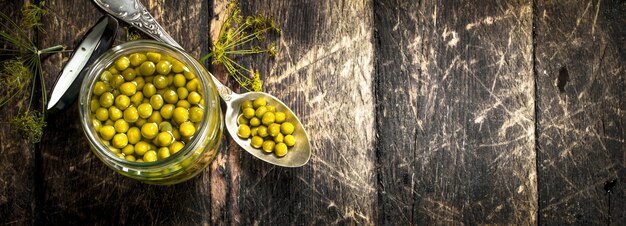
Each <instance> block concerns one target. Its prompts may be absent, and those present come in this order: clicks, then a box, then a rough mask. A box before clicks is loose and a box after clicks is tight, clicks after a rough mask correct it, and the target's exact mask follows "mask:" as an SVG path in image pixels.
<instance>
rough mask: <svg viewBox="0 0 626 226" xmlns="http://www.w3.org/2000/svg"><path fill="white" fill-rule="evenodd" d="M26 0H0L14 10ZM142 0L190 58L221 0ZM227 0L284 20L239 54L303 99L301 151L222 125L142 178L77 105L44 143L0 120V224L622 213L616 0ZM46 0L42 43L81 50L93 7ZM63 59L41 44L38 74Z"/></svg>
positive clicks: (446, 220)
mask: <svg viewBox="0 0 626 226" xmlns="http://www.w3.org/2000/svg"><path fill="white" fill-rule="evenodd" d="M24 2H32V1H28V0H25V1H3V2H2V3H0V5H1V6H0V7H1V9H2V11H3V12H5V13H8V14H9V15H11V17H13V18H19V9H20V8H21V6H22V4H24ZM35 2H36V1H35ZM141 2H142V3H144V4H145V5H146V6H147V7H148V9H149V11H150V12H151V13H152V14H153V15H155V17H156V20H157V21H159V22H160V23H161V24H162V25H163V27H164V28H165V29H166V30H167V31H169V32H170V34H171V35H172V36H173V37H174V39H176V40H178V41H179V42H180V44H181V45H182V46H183V47H184V48H185V49H187V50H189V52H190V53H191V54H192V55H194V56H196V57H201V56H203V55H204V54H206V53H207V52H208V49H209V45H210V44H211V41H210V40H211V39H212V38H215V37H216V34H217V28H218V27H219V25H220V23H221V22H222V20H223V15H224V13H223V9H224V5H225V1H224V0H215V1H200V0H182V1H165V0H142V1H141ZM240 6H241V9H242V12H243V14H244V15H251V14H254V13H262V14H264V15H267V16H269V17H273V18H275V19H276V20H277V21H278V22H279V23H280V24H281V25H282V29H283V34H282V36H280V37H279V38H275V39H273V40H272V41H275V42H276V43H277V45H278V50H279V54H278V56H276V57H275V58H273V59H271V58H268V57H257V58H241V62H243V63H245V64H247V65H254V67H255V68H257V69H259V70H260V72H261V74H263V75H266V77H264V82H265V87H264V90H265V91H267V92H269V93H272V94H274V95H276V96H277V97H279V98H281V99H282V100H284V101H285V102H286V103H287V104H288V105H290V106H291V107H292V108H293V109H294V110H295V112H296V113H297V115H299V116H300V118H301V120H302V122H303V124H304V125H305V127H306V129H307V130H308V133H309V135H310V139H311V144H312V152H313V155H312V157H311V160H310V161H309V163H308V164H307V165H305V166H304V167H301V168H280V167H275V166H272V165H269V164H266V163H264V162H262V161H260V160H257V159H255V158H254V157H252V156H251V155H249V154H247V153H246V152H245V151H243V150H242V149H240V148H238V146H237V145H236V144H235V143H234V142H233V141H232V140H231V139H230V137H228V136H225V137H224V138H223V141H222V148H221V149H220V152H219V154H218V155H217V157H216V158H215V160H214V161H213V162H212V164H211V165H210V167H209V168H207V169H206V170H204V171H203V172H202V173H200V175H199V176H198V177H196V178H193V179H191V180H189V181H187V182H185V183H182V184H177V185H173V186H153V185H146V184H142V183H140V182H137V181H134V180H131V179H128V178H125V177H123V176H120V175H118V174H116V173H115V172H114V171H112V170H110V169H108V168H107V167H106V166H105V165H104V164H102V163H101V162H100V160H98V159H97V158H96V157H95V156H94V154H92V153H91V152H90V150H89V147H88V143H87V141H86V138H85V137H84V135H83V132H82V130H81V127H80V124H79V120H78V117H79V116H78V110H77V107H76V104H75V105H74V106H73V107H72V108H70V109H69V110H68V111H66V112H63V113H61V114H55V115H48V116H47V123H48V126H47V127H46V128H45V132H44V137H43V140H42V142H41V143H38V144H30V143H28V142H26V141H24V140H22V139H20V137H19V136H17V135H16V134H15V133H14V132H13V130H12V129H11V128H10V127H9V126H6V125H7V124H3V126H2V127H1V128H0V154H1V155H0V224H17V225H33V224H34V225H49V224H63V225H77V224H84V223H88V224H96V225H117V224H153V225H329V224H332V225H334V224H340V225H345V224H359V225H363V224H364V225H432V224H441V225H452V224H455V225H461V224H467V225H476V224H514V225H529V224H541V225H544V224H545V225H563V224H574V225H606V224H611V225H626V176H625V175H626V173H625V172H626V141H625V139H626V133H625V130H626V120H625V119H626V113H625V112H626V84H625V83H626V70H625V64H624V62H626V28H625V26H626V3H625V2H624V1H619V0H612V1H611V0H609V1H606V0H605V1H600V0H597V1H596V0H594V1H590V0H579V1H578V0H576V1H574V0H572V1H565V0H557V1H547V0H535V1H531V0H519V1H497V0H496V1H467V0H464V1H403V0H373V1H358V0H343V1H336V0H321V1H291V0H276V1H258V0H254V1H241V2H240ZM45 7H46V8H47V9H48V10H49V12H50V14H49V15H47V16H46V17H44V19H43V28H44V29H45V31H46V33H45V34H43V33H41V32H38V31H34V32H33V33H34V37H35V40H36V44H37V45H38V46H40V47H45V46H50V45H53V44H65V45H67V46H68V48H70V49H72V48H75V47H76V44H77V41H78V40H79V39H80V37H82V35H83V34H84V33H85V32H86V31H87V29H88V28H89V27H90V26H92V25H93V24H94V23H95V22H96V21H97V19H98V18H99V17H101V16H102V13H101V12H100V11H99V10H98V9H97V8H96V7H95V4H93V3H92V2H91V1H85V0H71V1H60V0H49V1H46V2H45ZM220 18H221V19H222V20H220ZM119 34H120V35H119V37H120V38H118V39H119V40H118V41H117V43H122V42H124V41H126V40H125V35H124V30H123V29H121V28H120V31H119ZM68 57H69V53H65V54H57V55H53V56H51V57H49V58H47V59H46V60H45V65H44V70H45V77H46V79H45V83H46V86H47V88H48V92H50V87H52V85H53V82H54V80H55V78H56V76H57V75H58V73H59V71H60V69H61V68H62V66H63V65H64V63H65V62H66V61H67V60H68ZM207 67H208V68H209V69H210V70H211V71H212V72H213V73H214V74H216V76H217V77H218V78H220V80H221V81H223V82H227V84H228V85H229V86H230V87H236V83H234V82H232V81H231V80H230V79H229V77H228V76H227V75H226V74H225V71H224V69H223V68H220V67H216V66H210V65H207ZM48 94H49V93H48ZM13 114H15V108H14V107H11V106H9V107H5V108H3V109H2V110H1V111H0V116H1V117H2V118H1V119H2V121H3V122H4V121H6V120H7V118H8V117H9V116H11V115H13Z"/></svg>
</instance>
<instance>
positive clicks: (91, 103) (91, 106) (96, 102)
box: [89, 98, 100, 113]
mask: <svg viewBox="0 0 626 226" xmlns="http://www.w3.org/2000/svg"><path fill="white" fill-rule="evenodd" d="M98 108H100V101H99V100H97V99H96V98H92V99H91V101H89V109H90V110H91V113H96V110H98Z"/></svg>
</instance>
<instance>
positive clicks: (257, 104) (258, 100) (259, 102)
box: [252, 97, 267, 110]
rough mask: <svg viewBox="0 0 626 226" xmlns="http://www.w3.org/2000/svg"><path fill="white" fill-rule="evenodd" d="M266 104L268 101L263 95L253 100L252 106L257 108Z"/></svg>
mask: <svg viewBox="0 0 626 226" xmlns="http://www.w3.org/2000/svg"><path fill="white" fill-rule="evenodd" d="M265 105H267V102H266V101H265V99H263V98H262V97H259V98H256V99H255V100H254V102H252V106H253V107H254V108H256V109H258V108H259V107H262V106H265ZM266 110H267V109H266Z"/></svg>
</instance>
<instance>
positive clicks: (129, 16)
mask: <svg viewBox="0 0 626 226" xmlns="http://www.w3.org/2000/svg"><path fill="white" fill-rule="evenodd" d="M94 2H95V3H96V5H98V6H100V8H102V9H103V10H104V11H106V12H107V13H109V14H111V15H113V16H115V17H117V18H119V19H120V20H123V21H125V22H127V23H129V24H131V25H133V26H134V27H136V28H138V29H139V30H141V31H143V32H144V33H146V34H148V35H149V36H150V37H152V38H154V39H156V40H161V41H163V42H165V43H167V44H170V45H172V46H174V47H176V48H179V49H183V47H181V46H180V45H179V44H178V43H177V42H176V41H174V39H173V38H172V37H171V36H170V35H169V34H168V33H167V32H166V31H165V30H164V29H163V28H162V27H161V25H159V23H157V22H156V20H154V17H152V15H150V12H148V10H147V9H146V7H145V6H144V5H143V4H141V3H140V2H139V1H137V0H130V1H120V0H94Z"/></svg>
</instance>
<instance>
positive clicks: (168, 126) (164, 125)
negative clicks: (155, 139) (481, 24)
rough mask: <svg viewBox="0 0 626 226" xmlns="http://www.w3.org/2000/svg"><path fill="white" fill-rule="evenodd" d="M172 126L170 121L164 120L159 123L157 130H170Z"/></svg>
mask: <svg viewBox="0 0 626 226" xmlns="http://www.w3.org/2000/svg"><path fill="white" fill-rule="evenodd" d="M173 128H174V127H172V123H170V122H168V121H164V122H161V123H159V131H161V132H172V130H173Z"/></svg>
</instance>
